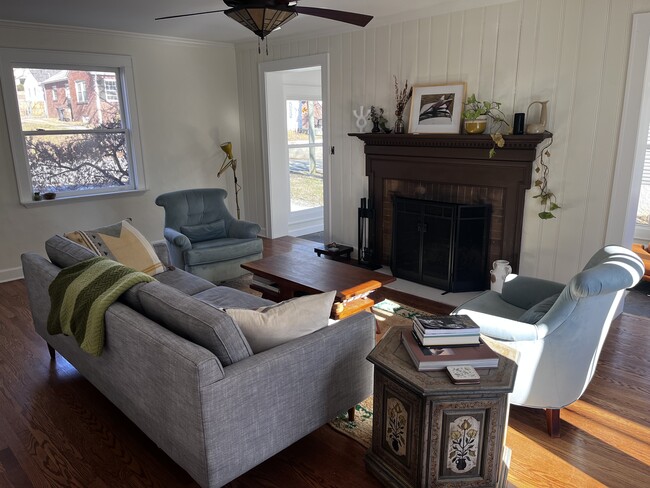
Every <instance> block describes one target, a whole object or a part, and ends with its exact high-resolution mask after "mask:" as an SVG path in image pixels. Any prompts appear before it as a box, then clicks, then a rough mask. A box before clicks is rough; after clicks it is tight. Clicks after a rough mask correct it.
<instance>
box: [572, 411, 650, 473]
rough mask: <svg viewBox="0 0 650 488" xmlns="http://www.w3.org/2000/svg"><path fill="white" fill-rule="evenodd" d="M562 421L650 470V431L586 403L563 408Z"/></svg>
mask: <svg viewBox="0 0 650 488" xmlns="http://www.w3.org/2000/svg"><path fill="white" fill-rule="evenodd" d="M561 417H562V420H563V421H564V422H567V423H570V424H572V425H574V426H575V427H577V428H578V429H581V430H584V431H585V432H588V433H589V435H592V436H593V437H595V438H596V439H598V440H599V441H601V442H603V443H605V444H608V445H610V446H612V447H614V448H616V449H618V450H619V451H621V452H624V453H625V454H627V455H628V456H630V457H633V458H634V459H636V460H637V461H640V462H642V463H644V464H645V465H647V466H650V442H649V439H650V428H648V427H645V426H643V425H639V424H638V423H636V422H633V421H630V420H627V419H624V418H622V417H620V416H618V415H616V414H613V413H612V412H610V411H607V410H604V409H602V408H600V407H598V406H596V405H593V404H591V403H588V402H585V401H583V400H578V401H577V402H575V403H572V404H571V405H569V406H568V407H566V408H563V409H562V413H561ZM603 420H605V422H604V421H603Z"/></svg>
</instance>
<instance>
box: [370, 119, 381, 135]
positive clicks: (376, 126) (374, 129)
mask: <svg viewBox="0 0 650 488" xmlns="http://www.w3.org/2000/svg"><path fill="white" fill-rule="evenodd" d="M372 132H373V133H377V132H381V129H380V128H379V121H377V122H373V123H372Z"/></svg>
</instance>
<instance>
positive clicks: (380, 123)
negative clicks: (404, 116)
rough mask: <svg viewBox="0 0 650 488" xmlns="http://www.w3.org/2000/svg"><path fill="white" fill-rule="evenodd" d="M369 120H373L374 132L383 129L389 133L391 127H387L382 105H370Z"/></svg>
mask: <svg viewBox="0 0 650 488" xmlns="http://www.w3.org/2000/svg"><path fill="white" fill-rule="evenodd" d="M368 120H370V121H371V122H372V132H374V133H376V132H381V131H382V130H383V131H384V132H385V133H386V134H388V133H389V132H390V131H391V129H389V128H388V127H386V122H388V120H386V117H384V109H383V108H381V107H375V106H374V105H371V106H370V113H369V114H368Z"/></svg>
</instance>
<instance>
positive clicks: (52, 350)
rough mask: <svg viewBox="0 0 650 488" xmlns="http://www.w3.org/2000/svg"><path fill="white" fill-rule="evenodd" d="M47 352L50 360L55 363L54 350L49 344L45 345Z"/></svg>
mask: <svg viewBox="0 0 650 488" xmlns="http://www.w3.org/2000/svg"><path fill="white" fill-rule="evenodd" d="M47 350H48V351H50V360H51V361H56V350H55V349H54V348H53V347H52V346H50V345H49V344H48V345H47Z"/></svg>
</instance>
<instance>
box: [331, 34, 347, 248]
mask: <svg viewBox="0 0 650 488" xmlns="http://www.w3.org/2000/svg"><path fill="white" fill-rule="evenodd" d="M341 50H342V37H341V36H333V37H330V45H329V52H330V90H331V99H332V103H331V104H330V128H331V138H330V140H331V143H332V144H333V145H334V146H336V148H337V154H336V156H335V157H334V158H332V163H333V164H332V174H331V180H330V185H331V186H330V188H331V197H332V198H331V200H332V201H331V209H330V218H331V232H332V236H331V238H332V239H333V240H337V239H339V240H342V238H340V237H339V236H340V235H341V234H340V228H341V225H342V220H343V214H342V213H341V198H342V195H341V183H342V181H343V177H342V174H341V173H342V169H341V166H342V164H343V161H344V159H345V157H346V156H347V155H346V152H345V148H344V146H343V140H342V134H343V131H342V130H341V128H342V127H345V126H344V125H343V124H345V121H344V120H343V115H342V111H341V104H343V103H344V101H343V97H344V94H343V69H344V68H343V66H342V64H341V58H342V53H341Z"/></svg>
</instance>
